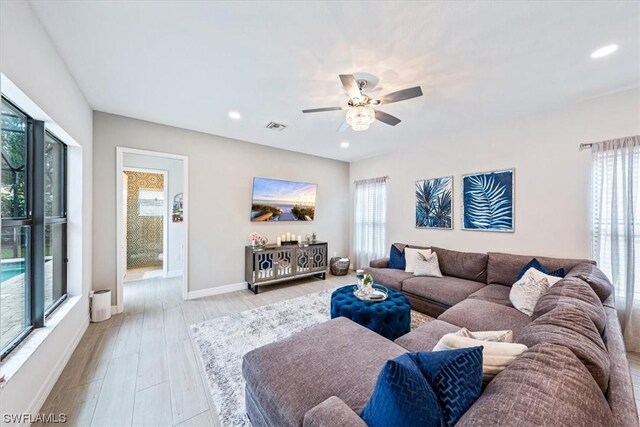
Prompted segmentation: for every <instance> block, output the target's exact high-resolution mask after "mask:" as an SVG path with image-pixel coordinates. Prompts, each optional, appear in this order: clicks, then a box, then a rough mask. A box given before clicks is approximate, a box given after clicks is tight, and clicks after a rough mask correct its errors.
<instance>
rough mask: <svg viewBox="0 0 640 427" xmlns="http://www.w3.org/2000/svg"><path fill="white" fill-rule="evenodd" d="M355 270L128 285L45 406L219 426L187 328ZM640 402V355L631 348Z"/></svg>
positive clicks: (102, 421)
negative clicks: (263, 284) (274, 280)
mask: <svg viewBox="0 0 640 427" xmlns="http://www.w3.org/2000/svg"><path fill="white" fill-rule="evenodd" d="M354 282H355V277H354V276H353V275H350V276H343V277H335V276H331V275H328V276H327V280H325V281H322V280H317V279H305V280H301V281H298V282H296V283H297V284H296V285H293V284H289V285H278V286H272V287H270V288H265V289H264V291H261V293H260V294H258V295H254V294H253V293H252V292H250V291H248V290H245V291H238V292H233V293H229V294H224V295H218V296H214V297H207V298H201V299H198V300H192V301H183V300H182V298H181V279H180V278H173V279H150V280H144V281H137V282H130V283H127V284H126V285H125V288H124V290H125V298H124V302H125V313H124V314H120V315H117V316H114V317H112V318H111V319H110V320H109V321H106V322H102V323H92V324H91V325H90V326H89V329H88V330H87V332H86V334H85V335H84V337H83V338H82V340H81V342H80V344H79V345H78V348H77V349H76V351H75V352H74V353H73V355H72V357H71V360H70V361H69V363H68V365H67V367H66V368H65V370H64V372H63V373H62V375H61V376H60V379H59V380H58V382H57V383H56V385H55V387H54V389H53V391H52V392H51V394H50V395H49V398H48V399H47V401H46V403H45V404H44V406H43V408H42V410H41V412H42V413H54V414H59V413H65V414H67V415H68V416H69V420H70V423H69V425H78V426H89V425H91V426H110V427H111V426H113V427H115V426H117V427H120V426H131V425H134V426H143V425H146V426H163V425H166V426H171V425H180V426H198V427H200V426H218V425H219V422H218V417H217V414H216V410H215V407H214V405H213V402H211V399H210V394H209V392H208V386H207V384H206V380H205V379H204V378H203V376H202V375H201V370H200V369H199V361H198V355H197V353H196V352H195V351H194V348H193V347H192V343H191V340H190V338H189V332H188V327H189V325H191V324H193V323H198V322H202V321H205V320H208V319H213V318H215V317H220V316H226V315H229V314H233V313H236V312H240V311H244V310H249V309H252V308H255V307H258V306H262V305H265V304H271V303H274V302H278V301H283V300H286V299H290V298H295V297H297V296H302V295H305V294H309V293H312V292H318V291H320V290H324V289H330V288H333V287H338V286H341V285H344V284H347V283H354ZM628 357H629V364H630V366H631V373H632V377H633V381H634V384H635V387H634V388H635V396H636V404H637V406H638V407H639V408H640V354H638V353H628Z"/></svg>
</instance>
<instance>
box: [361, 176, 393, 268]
mask: <svg viewBox="0 0 640 427" xmlns="http://www.w3.org/2000/svg"><path fill="white" fill-rule="evenodd" d="M386 180H387V178H386V177H383V178H374V179H368V180H365V181H358V182H356V192H355V213H354V220H355V223H354V252H355V257H356V268H364V267H367V266H368V265H369V261H371V260H372V259H376V258H381V257H383V256H384V253H385V238H386V237H385V232H386V226H387V188H386Z"/></svg>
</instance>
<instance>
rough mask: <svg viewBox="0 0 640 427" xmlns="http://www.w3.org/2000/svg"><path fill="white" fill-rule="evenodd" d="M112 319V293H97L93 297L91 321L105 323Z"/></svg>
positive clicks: (104, 290) (104, 291) (102, 291)
mask: <svg viewBox="0 0 640 427" xmlns="http://www.w3.org/2000/svg"><path fill="white" fill-rule="evenodd" d="M110 318H111V291H109V290H106V289H103V290H101V291H95V292H94V293H93V296H92V297H91V321H92V322H103V321H105V320H107V319H110Z"/></svg>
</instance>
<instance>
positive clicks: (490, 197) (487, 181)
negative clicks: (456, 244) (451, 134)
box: [462, 169, 515, 233]
mask: <svg viewBox="0 0 640 427" xmlns="http://www.w3.org/2000/svg"><path fill="white" fill-rule="evenodd" d="M514 172H515V170H514V169H505V170H498V171H492V172H482V173H474V174H469V175H462V229H463V230H473V231H497V232H505V233H512V232H513V231H514V216H515V212H514V209H515V203H514V187H515V185H514V184H515V179H514V176H515V173H514Z"/></svg>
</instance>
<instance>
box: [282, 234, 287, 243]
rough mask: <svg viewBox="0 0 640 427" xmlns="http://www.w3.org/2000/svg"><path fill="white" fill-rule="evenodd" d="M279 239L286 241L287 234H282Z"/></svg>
mask: <svg viewBox="0 0 640 427" xmlns="http://www.w3.org/2000/svg"><path fill="white" fill-rule="evenodd" d="M281 239H282V241H283V242H286V241H287V236H286V235H284V234H283V235H282V237H281Z"/></svg>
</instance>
